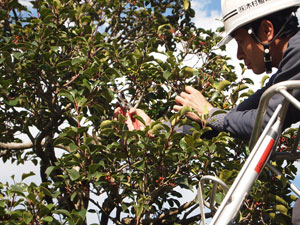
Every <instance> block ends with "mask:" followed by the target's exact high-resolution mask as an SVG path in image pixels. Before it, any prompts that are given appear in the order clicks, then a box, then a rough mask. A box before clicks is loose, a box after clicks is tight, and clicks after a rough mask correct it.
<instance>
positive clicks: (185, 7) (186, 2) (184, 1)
mask: <svg viewBox="0 0 300 225" xmlns="http://www.w3.org/2000/svg"><path fill="white" fill-rule="evenodd" d="M189 7H190V2H189V0H183V8H184V10H185V11H187V10H188V9H189Z"/></svg>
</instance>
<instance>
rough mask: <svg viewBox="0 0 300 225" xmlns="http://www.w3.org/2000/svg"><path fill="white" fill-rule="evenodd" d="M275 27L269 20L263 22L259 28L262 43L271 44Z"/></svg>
mask: <svg viewBox="0 0 300 225" xmlns="http://www.w3.org/2000/svg"><path fill="white" fill-rule="evenodd" d="M274 35H275V32H274V26H273V24H272V23H271V21H269V20H263V21H261V23H260V26H259V39H260V40H261V42H267V43H269V42H271V41H272V40H273V38H274Z"/></svg>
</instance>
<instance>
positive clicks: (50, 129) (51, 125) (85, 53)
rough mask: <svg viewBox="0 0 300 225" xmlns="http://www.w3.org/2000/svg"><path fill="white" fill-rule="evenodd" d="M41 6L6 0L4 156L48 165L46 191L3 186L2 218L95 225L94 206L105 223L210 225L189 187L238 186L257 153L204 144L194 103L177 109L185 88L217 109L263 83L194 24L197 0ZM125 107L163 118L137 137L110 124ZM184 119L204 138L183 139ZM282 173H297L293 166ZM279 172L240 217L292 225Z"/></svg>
mask: <svg viewBox="0 0 300 225" xmlns="http://www.w3.org/2000/svg"><path fill="white" fill-rule="evenodd" d="M31 4H32V8H31V7H26V6H24V5H21V4H20V2H19V1H17V0H8V1H2V2H1V11H0V21H1V36H0V62H1V67H0V71H1V77H0V85H1V98H0V100H1V109H0V120H1V123H2V126H1V128H0V131H1V134H2V135H1V140H0V141H1V143H0V148H1V158H2V160H3V161H4V162H5V161H7V160H11V161H17V163H24V162H25V161H27V160H32V161H33V162H34V163H36V164H38V165H39V167H40V174H41V180H42V183H41V184H38V185H37V184H34V183H31V184H25V183H24V182H20V183H16V184H13V185H9V184H1V185H0V188H1V192H0V194H1V198H0V218H1V221H4V222H3V223H6V222H8V221H9V222H10V223H13V224H41V223H46V224H47V223H49V224H50V223H51V224H61V223H68V224H85V223H86V213H87V209H88V206H89V204H93V205H94V207H95V208H96V209H97V210H90V212H91V213H96V214H97V215H98V216H99V223H100V224H108V223H109V222H113V223H115V224H176V223H177V224H194V223H196V222H197V221H199V220H200V218H201V215H200V214H199V212H198V211H195V209H198V205H197V202H196V201H191V202H184V196H182V194H181V193H180V190H182V189H193V188H194V187H196V186H197V183H198V181H199V179H200V177H201V176H203V175H206V174H210V175H216V176H218V177H220V178H222V180H224V181H225V182H226V183H228V184H230V183H232V181H233V179H234V177H235V176H236V174H237V172H238V171H239V169H240V168H241V161H244V159H245V158H246V156H247V154H248V149H247V147H246V146H247V145H246V143H244V142H242V141H240V140H236V139H233V138H232V137H230V135H229V134H228V133H220V134H218V135H217V136H214V137H212V138H205V136H206V135H209V132H210V128H209V127H207V126H206V124H205V123H203V124H197V123H195V122H193V121H190V120H188V119H187V118H186V117H185V116H184V115H185V114H186V113H187V112H189V111H191V110H192V109H190V108H184V109H183V110H182V111H180V112H178V113H175V114H174V113H172V112H171V109H172V106H173V104H174V97H175V96H176V95H177V94H178V93H180V92H181V90H182V89H183V88H184V86H185V85H193V86H194V87H196V88H198V89H199V90H201V91H202V92H203V94H204V95H205V96H206V97H207V98H210V100H211V101H212V103H213V104H214V105H215V106H217V107H219V108H220V109H228V108H231V107H233V106H234V105H236V104H237V103H238V102H239V101H241V100H242V99H243V98H244V97H246V96H248V95H249V94H251V93H252V91H251V89H250V88H249V87H250V85H251V84H252V81H251V80H249V79H243V80H241V81H238V80H237V76H236V74H235V72H234V68H233V66H231V65H228V63H227V60H228V57H227V56H224V54H220V52H222V51H223V50H225V49H224V48H222V49H217V48H216V47H215V46H216V43H217V42H218V41H219V40H220V38H219V36H218V35H217V33H216V32H214V31H211V30H204V29H201V28H197V27H195V26H194V24H193V23H192V21H191V19H192V18H193V16H194V15H195V12H194V10H193V9H192V8H191V7H190V2H189V1H188V0H98V1H95V0H84V1H77V0H40V1H31ZM191 54H192V55H195V56H197V57H198V59H199V62H200V63H198V64H197V66H195V67H193V66H190V67H189V66H186V65H185V61H186V60H187V59H188V57H189V56H190V55H191ZM157 55H160V56H161V57H158V56H157ZM162 57H164V59H161V58H162ZM118 105H122V106H124V109H125V110H126V109H127V110H128V109H129V107H130V106H136V107H139V108H141V109H144V110H145V111H146V112H147V113H148V114H149V115H150V116H151V118H153V123H152V124H151V126H147V127H146V128H145V129H144V130H141V131H128V129H127V127H126V125H125V124H124V121H125V119H126V118H125V117H124V116H119V118H118V119H117V120H113V119H112V118H113V111H114V109H115V108H116V107H117V106H118ZM133 119H137V120H141V121H142V119H141V118H139V117H136V118H133ZM165 121H167V122H169V123H170V125H167V123H166V122H165ZM182 124H190V125H192V126H193V127H194V130H193V132H192V133H191V134H182V133H177V132H176V131H175V130H176V129H175V127H176V126H180V125H182ZM32 128H35V130H37V131H38V132H33V131H32V130H33V129H32ZM149 130H152V132H153V134H154V135H153V136H149V135H148V132H149ZM292 132H294V131H290V132H289V133H287V134H286V136H287V139H286V140H287V141H289V140H290V139H291V137H292V136H293V134H292ZM19 133H21V134H24V135H26V136H27V137H28V138H29V139H30V140H31V142H30V143H23V142H22V140H20V139H18V138H16V134H19ZM230 149H235V150H236V151H230ZM282 163H283V162H279V163H277V164H278V166H280V165H281V164H282ZM284 173H285V174H286V175H287V179H293V178H294V174H295V173H296V169H295V167H294V166H293V165H292V163H289V166H288V167H285V168H284ZM32 175H34V174H32V173H30V174H26V173H25V174H23V176H22V178H23V179H25V178H26V177H28V176H32ZM270 176H271V175H270V174H269V171H267V170H265V171H264V172H263V174H262V176H261V179H260V181H259V182H257V183H256V185H255V186H254V187H253V191H252V193H251V196H250V197H249V199H247V201H246V205H245V207H244V208H243V210H242V211H241V214H240V216H239V217H238V218H237V222H240V223H245V224H248V223H249V222H251V221H259V222H258V223H260V224H265V223H267V224H269V223H270V222H272V221H274V220H276V221H280V224H289V223H290V214H291V202H292V201H293V196H292V195H291V194H290V193H289V191H288V190H285V189H282V188H281V187H282V184H284V185H286V182H287V180H286V179H283V178H282V179H281V180H278V179H275V178H274V176H273V177H272V179H273V180H272V182H270ZM210 191H211V190H209V189H207V190H206V192H205V194H206V195H207V196H209V195H208V194H209V192H210ZM265 193H276V195H275V194H274V195H271V194H269V195H266V194H265ZM91 196H93V197H91ZM94 196H96V198H95V197H94ZM100 197H102V198H104V201H103V202H100V200H99V199H98V198H100ZM221 199H222V195H221V194H219V195H218V199H217V200H218V202H220V201H221ZM258 207H259V209H260V210H256V209H258ZM193 211H195V212H196V213H195V212H194V213H193Z"/></svg>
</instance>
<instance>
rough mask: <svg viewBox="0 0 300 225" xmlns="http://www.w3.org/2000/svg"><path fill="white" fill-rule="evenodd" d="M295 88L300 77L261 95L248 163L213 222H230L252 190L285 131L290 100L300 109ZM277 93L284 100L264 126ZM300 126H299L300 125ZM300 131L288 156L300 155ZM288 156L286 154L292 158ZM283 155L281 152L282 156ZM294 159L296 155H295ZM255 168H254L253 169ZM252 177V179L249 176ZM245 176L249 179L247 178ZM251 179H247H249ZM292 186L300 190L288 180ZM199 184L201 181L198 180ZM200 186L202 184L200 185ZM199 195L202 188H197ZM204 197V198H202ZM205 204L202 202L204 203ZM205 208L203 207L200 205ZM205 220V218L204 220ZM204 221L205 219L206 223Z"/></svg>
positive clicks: (218, 223)
mask: <svg viewBox="0 0 300 225" xmlns="http://www.w3.org/2000/svg"><path fill="white" fill-rule="evenodd" d="M294 89H298V90H300V80H298V81H296V80H295V81H284V82H280V83H278V84H274V85H273V86H271V87H270V88H268V89H267V90H266V91H265V92H264V94H263V95H262V97H261V100H260V102H259V106H258V110H257V118H256V121H255V125H254V128H253V131H252V135H251V138H250V142H249V147H250V150H251V152H250V155H249V156H248V158H247V160H246V162H245V164H244V165H243V167H242V169H241V171H240V172H239V174H238V176H237V178H236V179H235V181H234V183H233V184H232V186H231V187H230V189H229V190H228V192H227V194H226V195H225V198H224V200H223V201H222V203H221V205H220V207H219V209H218V210H217V212H216V213H215V215H214V216H213V218H212V221H211V223H210V225H220V224H221V225H223V224H230V223H231V222H233V221H234V218H235V216H236V214H237V213H238V211H239V210H240V207H241V205H242V203H243V201H244V199H245V197H246V196H247V195H248V193H249V192H250V190H251V187H252V185H253V183H254V182H255V180H256V179H257V178H258V176H259V174H260V172H261V170H262V169H263V168H264V166H266V164H267V161H268V160H269V158H270V156H271V154H272V152H273V151H274V149H275V148H276V145H277V141H278V138H279V136H280V134H281V132H282V126H283V123H284V119H285V116H286V112H287V109H288V106H289V104H290V103H291V104H292V105H294V106H295V107H296V108H297V109H298V110H299V111H300V102H299V100H297V99H296V98H295V97H294V96H293V95H292V94H291V93H290V92H291V91H292V90H294ZM275 94H280V95H281V96H283V97H284V101H283V103H282V104H280V105H278V106H277V108H276V109H275V111H274V113H273V115H272V116H271V118H270V120H269V121H268V123H267V125H266V126H265V128H264V129H263V130H262V126H263V122H264V118H265V114H266V110H267V107H268V104H269V100H270V99H271V97H272V96H273V95H275ZM299 129H300V127H299ZM299 133H300V132H299V131H298V134H297V137H296V139H295V142H294V145H293V148H292V149H293V150H292V152H291V153H289V157H290V158H291V159H292V157H291V155H292V156H293V157H295V156H296V157H297V158H300V153H298V152H296V150H297V147H298V144H299V141H300V134H299ZM289 157H287V156H286V158H289ZM281 159H282V156H281ZM293 159H295V158H293ZM267 166H269V168H270V170H271V171H272V172H274V173H275V174H277V175H282V174H281V173H280V172H279V171H278V170H277V169H276V168H274V167H273V166H272V165H267ZM254 171H255V172H254ZM246 175H247V176H246ZM249 177H250V179H248V178H249ZM245 178H246V179H245ZM247 179H248V180H247ZM289 185H290V188H291V189H292V190H293V191H294V192H295V193H296V194H297V195H300V191H299V189H298V188H297V187H295V186H294V185H293V184H292V183H290V182H289ZM199 186H200V182H199ZM200 188H201V187H200ZM198 195H199V192H198ZM202 200H203V198H202ZM203 206H204V205H203V204H202V207H203ZM201 211H202V212H203V208H202V209H201ZM202 221H203V220H202ZM204 224H205V223H204Z"/></svg>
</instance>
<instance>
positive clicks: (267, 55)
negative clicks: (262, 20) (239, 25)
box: [248, 12, 295, 73]
mask: <svg viewBox="0 0 300 225" xmlns="http://www.w3.org/2000/svg"><path fill="white" fill-rule="evenodd" d="M293 16H295V13H294V12H292V13H291V15H290V16H289V17H288V18H287V20H286V21H285V23H284V24H283V25H282V27H281V28H280V30H279V31H278V32H277V34H276V35H275V36H274V37H273V39H272V40H271V41H270V42H269V43H268V44H263V43H262V42H261V41H260V40H259V38H258V37H257V36H256V34H255V32H254V31H253V28H252V27H250V28H249V29H248V34H250V35H252V37H253V38H254V39H255V40H256V42H257V43H259V44H261V45H262V46H263V47H264V53H265V56H264V62H265V70H266V73H272V56H271V55H270V45H271V44H272V43H273V42H274V41H275V39H276V38H277V37H278V36H279V35H280V34H281V33H282V31H283V29H284V28H285V26H286V25H287V23H288V22H289V21H290V19H291V18H292V17H293Z"/></svg>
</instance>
